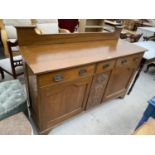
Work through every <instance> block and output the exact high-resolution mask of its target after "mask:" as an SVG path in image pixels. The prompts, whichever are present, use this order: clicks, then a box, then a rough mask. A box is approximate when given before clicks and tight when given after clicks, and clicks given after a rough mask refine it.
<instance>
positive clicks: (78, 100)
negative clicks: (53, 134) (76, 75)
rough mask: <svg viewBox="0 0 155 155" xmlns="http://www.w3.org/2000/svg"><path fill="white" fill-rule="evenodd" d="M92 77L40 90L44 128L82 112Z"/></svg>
mask: <svg viewBox="0 0 155 155" xmlns="http://www.w3.org/2000/svg"><path fill="white" fill-rule="evenodd" d="M91 80H92V77H86V78H81V79H78V80H74V81H70V82H66V83H61V84H57V85H53V86H48V87H44V88H41V92H40V93H41V104H40V106H41V108H40V110H41V112H40V113H42V116H41V117H42V121H43V124H44V125H43V126H44V128H49V127H51V126H53V125H55V124H57V123H59V122H61V121H63V120H65V119H67V118H69V117H71V116H73V115H75V114H77V113H80V112H81V111H83V110H84V107H85V104H86V99H87V97H88V91H89V88H90V83H91Z"/></svg>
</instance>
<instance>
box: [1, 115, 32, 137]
mask: <svg viewBox="0 0 155 155" xmlns="http://www.w3.org/2000/svg"><path fill="white" fill-rule="evenodd" d="M32 134H33V131H32V127H31V124H30V122H29V121H28V119H27V118H26V117H25V115H24V113H22V112H20V113H18V114H16V115H13V116H11V117H8V118H6V119H4V120H2V121H0V135H32Z"/></svg>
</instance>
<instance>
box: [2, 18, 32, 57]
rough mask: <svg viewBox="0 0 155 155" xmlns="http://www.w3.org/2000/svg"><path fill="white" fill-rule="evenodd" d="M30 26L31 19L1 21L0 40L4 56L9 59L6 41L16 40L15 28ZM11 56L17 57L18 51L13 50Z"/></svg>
mask: <svg viewBox="0 0 155 155" xmlns="http://www.w3.org/2000/svg"><path fill="white" fill-rule="evenodd" d="M30 25H32V21H31V19H3V21H2V24H1V26H2V28H1V38H2V42H3V46H4V54H5V56H6V57H9V51H8V50H9V49H8V43H7V41H8V40H10V41H12V42H14V41H15V40H17V39H18V38H17V32H16V28H15V26H30ZM13 55H14V56H15V55H19V50H18V49H15V50H14V51H13Z"/></svg>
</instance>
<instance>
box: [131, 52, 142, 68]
mask: <svg viewBox="0 0 155 155" xmlns="http://www.w3.org/2000/svg"><path fill="white" fill-rule="evenodd" d="M142 58H143V54H135V55H133V56H131V57H130V59H131V63H132V66H133V67H134V68H137V67H138V66H139V64H140V62H141V60H142Z"/></svg>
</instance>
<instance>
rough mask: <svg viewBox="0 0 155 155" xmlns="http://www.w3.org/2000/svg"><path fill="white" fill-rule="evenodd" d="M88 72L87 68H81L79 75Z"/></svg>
mask: <svg viewBox="0 0 155 155" xmlns="http://www.w3.org/2000/svg"><path fill="white" fill-rule="evenodd" d="M86 73H87V70H86V69H81V70H80V71H79V75H80V76H84V75H86Z"/></svg>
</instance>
